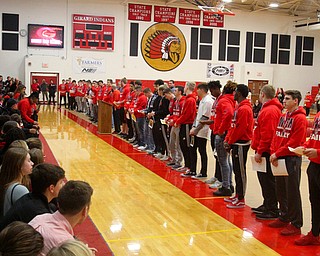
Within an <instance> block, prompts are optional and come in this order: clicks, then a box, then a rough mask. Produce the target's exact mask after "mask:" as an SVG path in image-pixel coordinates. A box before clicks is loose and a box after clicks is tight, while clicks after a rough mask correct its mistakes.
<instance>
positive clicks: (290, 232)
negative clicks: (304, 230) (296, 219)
mask: <svg viewBox="0 0 320 256" xmlns="http://www.w3.org/2000/svg"><path fill="white" fill-rule="evenodd" d="M300 234H301V228H297V227H295V226H293V225H292V224H289V225H288V226H287V227H285V228H284V229H282V230H281V231H280V235H283V236H295V235H300Z"/></svg>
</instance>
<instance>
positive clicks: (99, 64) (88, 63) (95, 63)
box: [72, 57, 106, 74]
mask: <svg viewBox="0 0 320 256" xmlns="http://www.w3.org/2000/svg"><path fill="white" fill-rule="evenodd" d="M72 66H73V73H75V74H86V73H90V74H102V73H104V74H105V73H106V65H105V61H104V59H95V58H87V57H75V58H73V65H72Z"/></svg>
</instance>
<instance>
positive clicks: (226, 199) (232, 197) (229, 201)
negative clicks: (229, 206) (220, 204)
mask: <svg viewBox="0 0 320 256" xmlns="http://www.w3.org/2000/svg"><path fill="white" fill-rule="evenodd" d="M237 200H238V196H237V195H235V196H231V197H227V198H224V199H223V201H225V202H227V203H233V202H234V201H237Z"/></svg>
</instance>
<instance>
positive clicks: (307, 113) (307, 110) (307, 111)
mask: <svg viewBox="0 0 320 256" xmlns="http://www.w3.org/2000/svg"><path fill="white" fill-rule="evenodd" d="M309 114H310V108H307V107H306V115H307V116H308V115H309Z"/></svg>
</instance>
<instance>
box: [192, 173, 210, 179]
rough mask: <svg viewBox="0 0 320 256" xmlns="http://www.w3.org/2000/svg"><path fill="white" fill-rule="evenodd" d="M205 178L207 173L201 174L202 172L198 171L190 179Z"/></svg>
mask: <svg viewBox="0 0 320 256" xmlns="http://www.w3.org/2000/svg"><path fill="white" fill-rule="evenodd" d="M204 178H207V175H205V176H204V175H202V173H198V174H197V175H193V176H191V179H204Z"/></svg>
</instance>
